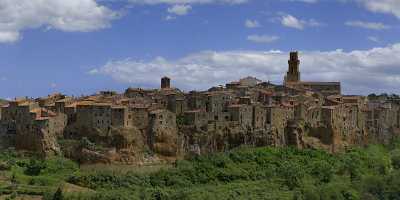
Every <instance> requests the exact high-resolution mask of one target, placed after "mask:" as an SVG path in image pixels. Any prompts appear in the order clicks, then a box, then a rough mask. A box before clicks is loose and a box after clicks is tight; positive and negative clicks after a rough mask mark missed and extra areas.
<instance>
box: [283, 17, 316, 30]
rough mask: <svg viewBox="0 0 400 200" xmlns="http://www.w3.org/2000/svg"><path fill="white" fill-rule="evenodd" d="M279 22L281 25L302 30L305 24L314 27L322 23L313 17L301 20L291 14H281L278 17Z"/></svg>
mask: <svg viewBox="0 0 400 200" xmlns="http://www.w3.org/2000/svg"><path fill="white" fill-rule="evenodd" d="M280 22H281V24H282V25H283V26H286V27H289V28H295V29H299V30H303V29H304V28H305V27H307V26H309V27H316V26H321V25H322V24H321V23H319V22H318V21H316V20H315V19H310V20H301V19H298V18H296V17H294V16H292V15H283V16H282V17H281V19H280Z"/></svg>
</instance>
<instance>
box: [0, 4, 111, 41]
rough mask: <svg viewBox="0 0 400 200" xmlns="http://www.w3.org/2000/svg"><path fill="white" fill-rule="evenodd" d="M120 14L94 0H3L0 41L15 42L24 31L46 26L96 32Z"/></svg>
mask: <svg viewBox="0 0 400 200" xmlns="http://www.w3.org/2000/svg"><path fill="white" fill-rule="evenodd" d="M116 17H118V13H116V12H114V11H112V10H111V9H109V8H107V7H105V6H102V5H99V4H98V3H97V2H96V1H95V0H68V1H66V0H18V1H15V0H0V42H3V43H4V42H15V41H18V40H19V39H20V38H21V31H23V30H26V29H30V28H38V27H43V26H45V27H47V28H50V29H51V28H53V29H57V30H61V31H68V32H73V31H79V32H88V31H94V30H98V29H102V28H106V27H108V26H109V23H110V21H111V20H112V19H115V18H116Z"/></svg>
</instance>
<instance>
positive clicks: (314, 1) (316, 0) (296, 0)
mask: <svg viewBox="0 0 400 200" xmlns="http://www.w3.org/2000/svg"><path fill="white" fill-rule="evenodd" d="M287 1H293V2H303V3H317V2H318V0H287Z"/></svg>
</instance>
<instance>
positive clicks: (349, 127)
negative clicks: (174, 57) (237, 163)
mask: <svg viewBox="0 0 400 200" xmlns="http://www.w3.org/2000/svg"><path fill="white" fill-rule="evenodd" d="M288 65H289V67H288V71H287V74H286V75H285V78H284V80H283V84H282V85H275V84H272V83H270V82H263V81H261V80H258V79H257V78H255V77H246V78H243V79H240V80H239V81H236V82H230V83H227V84H226V85H225V86H218V87H212V88H210V89H209V90H207V91H191V92H188V93H186V92H183V91H181V90H179V89H177V88H174V87H172V85H171V82H172V83H173V79H172V80H171V79H170V78H168V77H163V78H161V86H160V88H159V89H149V90H148V89H141V88H128V89H126V91H125V92H124V93H123V94H119V93H117V92H114V91H101V92H99V93H98V94H96V95H90V96H84V97H79V98H77V97H70V96H66V95H62V94H53V95H49V96H47V97H42V98H38V99H30V98H22V99H14V100H12V101H9V102H3V103H2V104H3V105H2V106H1V108H0V110H1V115H0V147H1V148H15V149H17V150H23V151H29V152H34V153H38V154H40V155H43V156H47V155H53V154H63V155H65V156H67V157H69V158H72V159H75V160H77V161H79V162H82V163H97V162H103V163H136V164H137V163H146V162H154V161H163V160H175V159H179V158H183V157H185V156H190V155H201V154H207V153H212V152H220V151H225V150H229V149H232V148H235V147H239V146H242V145H247V146H257V147H258V146H277V147H279V146H294V147H297V148H300V149H302V148H316V149H325V150H327V151H329V152H339V151H341V150H343V149H346V148H348V147H351V146H355V145H367V144H370V143H386V142H388V141H390V140H391V139H392V138H394V137H395V136H397V135H398V134H399V133H400V98H399V97H397V96H395V95H392V96H389V95H380V96H376V95H370V96H368V97H366V96H350V95H342V93H341V84H340V82H311V81H303V80H302V79H301V74H300V59H299V54H298V52H291V53H290V57H289V59H288Z"/></svg>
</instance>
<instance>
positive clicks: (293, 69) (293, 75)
mask: <svg viewBox="0 0 400 200" xmlns="http://www.w3.org/2000/svg"><path fill="white" fill-rule="evenodd" d="M288 63H289V70H288V72H287V73H286V76H285V84H287V83H296V82H299V81H300V71H299V66H300V60H299V53H298V52H297V51H295V52H290V59H289V61H288Z"/></svg>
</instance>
